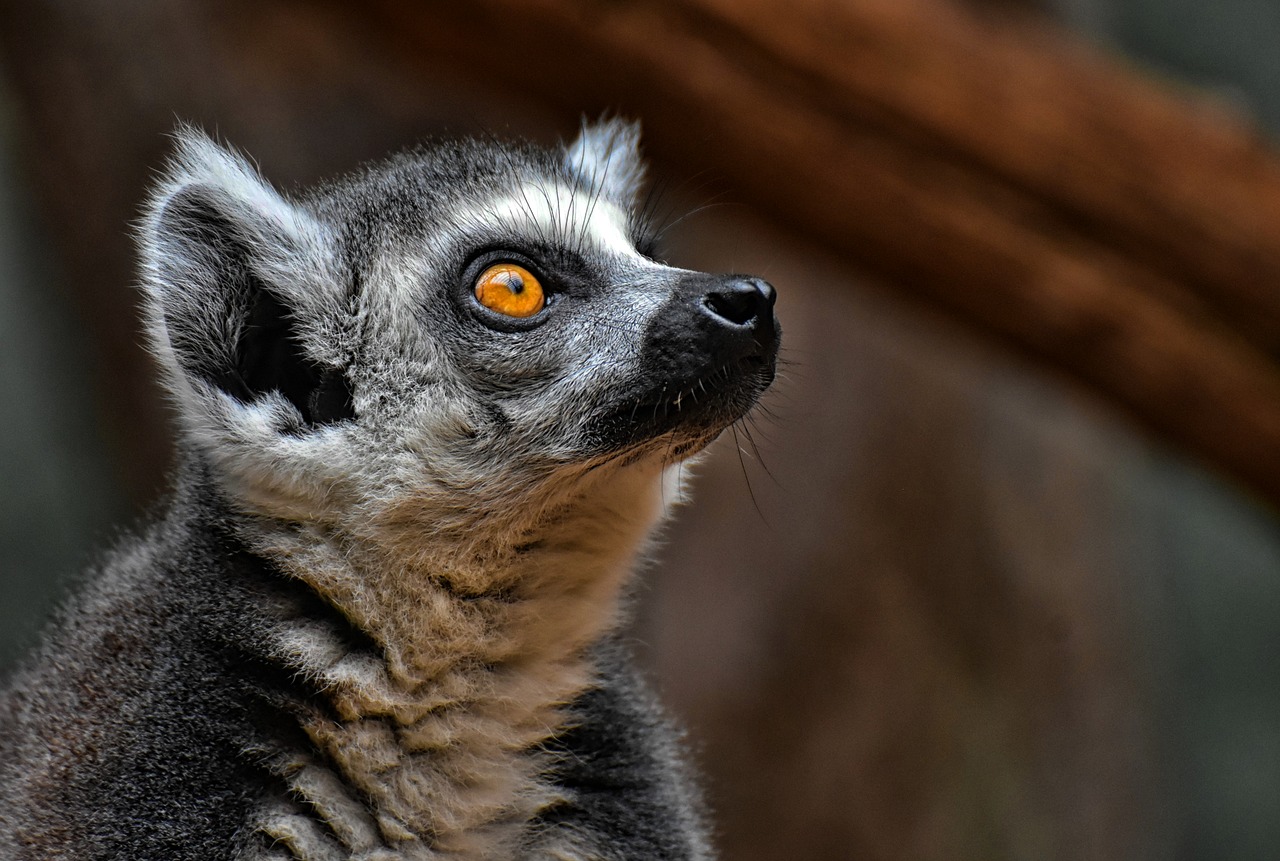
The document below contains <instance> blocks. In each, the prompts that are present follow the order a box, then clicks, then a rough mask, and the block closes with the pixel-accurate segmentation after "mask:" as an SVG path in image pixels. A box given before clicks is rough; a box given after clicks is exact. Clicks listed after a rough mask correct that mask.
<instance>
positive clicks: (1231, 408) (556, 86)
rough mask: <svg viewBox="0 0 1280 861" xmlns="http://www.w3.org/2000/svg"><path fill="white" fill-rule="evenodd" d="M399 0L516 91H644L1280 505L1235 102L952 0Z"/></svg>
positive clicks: (752, 196)
mask: <svg viewBox="0 0 1280 861" xmlns="http://www.w3.org/2000/svg"><path fill="white" fill-rule="evenodd" d="M374 5H375V6H376V7H377V8H378V9H380V10H381V11H382V14H384V15H385V16H386V21H385V23H384V24H383V25H382V26H383V27H384V28H385V29H386V30H387V31H388V32H412V33H414V34H415V35H416V36H418V37H420V38H421V39H422V40H423V41H424V42H429V43H430V45H431V50H430V53H431V54H432V55H433V60H434V61H439V60H452V61H453V62H455V63H459V64H463V63H468V62H471V63H473V64H474V65H475V67H476V72H477V75H479V76H482V77H486V78H487V79H489V80H491V81H492V82H494V83H495V85H501V84H502V82H503V81H504V80H506V81H509V82H510V85H511V86H518V87H520V88H521V89H522V90H523V91H525V92H535V93H537V94H538V95H539V96H540V97H542V98H545V99H548V100H551V101H553V102H556V103H558V104H574V105H583V104H586V105H591V104H597V103H600V102H601V101H602V100H607V99H608V98H609V97H610V95H611V94H623V96H622V97H623V98H625V100H626V102H625V108H626V109H628V110H633V111H635V112H636V113H637V114H638V115H640V116H644V117H652V119H651V120H649V121H648V123H647V134H648V140H649V141H650V142H651V145H652V147H653V148H654V149H655V150H658V151H660V152H661V153H662V155H663V156H664V158H667V159H671V160H675V161H677V162H678V163H680V164H682V165H685V166H689V165H692V164H698V163H708V162H710V163H712V164H714V166H715V168H716V169H717V170H718V171H719V172H721V173H722V174H723V175H724V177H725V180H726V182H727V183H728V184H730V185H731V186H732V188H733V189H734V193H735V195H740V196H742V197H745V198H747V199H749V200H750V202H752V203H754V204H755V205H756V206H757V207H759V208H760V209H761V210H763V211H766V212H768V213H770V214H771V216H773V217H775V218H776V219H778V220H780V221H782V222H783V223H785V224H787V225H789V226H790V227H791V228H792V229H794V230H796V231H799V232H800V233H802V234H803V235H805V236H808V237H813V238H818V239H820V240H822V241H824V242H826V243H827V244H828V245H829V246H830V247H831V248H833V249H834V250H836V251H838V252H841V253H844V254H846V255H847V256H848V258H849V260H850V263H851V265H853V266H857V267H864V268H867V269H870V270H873V271H875V272H876V273H878V274H879V275H881V276H883V277H884V278H885V279H887V280H888V281H889V282H890V283H892V284H893V285H894V286H895V287H897V288H898V289H900V290H901V291H902V292H904V293H908V294H911V295H914V296H916V297H918V298H920V299H921V300H924V301H927V302H929V303H935V304H938V305H941V306H942V307H944V308H946V309H947V310H948V311H949V312H951V313H953V314H955V315H958V316H960V317H961V318H963V319H965V320H967V321H968V322H970V323H971V324H973V325H976V326H979V327H982V328H983V329H985V330H987V331H988V332H990V333H992V334H994V335H997V336H998V337H1000V338H1001V339H1003V340H1004V341H1006V342H1007V343H1010V344H1013V345H1015V346H1016V347H1018V348H1020V349H1022V350H1024V351H1026V352H1028V353H1030V354H1032V355H1034V356H1036V357H1038V358H1039V359H1041V360H1043V361H1046V362H1048V363H1050V364H1051V365H1052V366H1053V367H1055V368H1058V369H1061V370H1063V371H1066V372H1068V373H1070V374H1073V375H1075V376H1077V377H1078V378H1081V379H1083V380H1085V381H1087V382H1088V383H1089V384H1091V385H1092V386H1094V387H1096V388H1097V389H1098V390H1099V391H1101V392H1102V393H1104V394H1105V395H1106V396H1108V397H1109V398H1111V399H1112V400H1113V401H1114V402H1115V403H1117V404H1118V405H1120V406H1121V407H1122V408H1124V409H1125V410H1127V411H1128V412H1130V413H1131V414H1132V415H1134V416H1136V417H1137V418H1139V419H1140V420H1141V421H1142V422H1144V423H1145V424H1146V425H1147V426H1148V427H1150V428H1152V429H1154V430H1156V431H1157V432H1159V433H1161V434H1163V435H1164V436H1166V437H1167V438H1169V439H1171V440H1173V441H1175V442H1176V443H1178V444H1181V445H1182V446H1184V447H1186V448H1187V449H1190V450H1191V451H1193V452H1196V453H1198V454H1200V455H1201V456H1203V457H1205V458H1207V459H1208V460H1210V461H1212V462H1214V463H1216V464H1218V465H1219V466H1220V467H1223V468H1225V469H1226V470H1228V471H1230V472H1231V473H1233V474H1234V475H1236V476H1237V477H1238V478H1240V479H1242V480H1243V481H1245V482H1246V483H1248V484H1250V485H1252V486H1253V487H1255V488H1256V489H1258V490H1261V491H1262V492H1263V493H1264V494H1266V495H1267V496H1268V497H1270V498H1271V499H1272V500H1273V501H1278V500H1280V457H1278V456H1277V455H1276V452H1277V451H1280V366H1278V365H1277V361H1276V360H1277V357H1278V356H1280V163H1277V161H1276V160H1275V157H1274V155H1273V154H1272V152H1271V151H1269V150H1268V149H1267V148H1266V147H1265V146H1264V144H1263V143H1262V141H1261V140H1260V138H1259V137H1258V135H1257V133H1256V131H1255V130H1254V129H1253V128H1251V127H1250V126H1248V125H1247V124H1245V123H1244V122H1242V121H1241V120H1240V119H1239V118H1237V117H1233V116H1231V115H1230V114H1229V113H1228V112H1227V111H1226V109H1225V108H1220V107H1218V106H1215V105H1214V104H1212V103H1211V102H1209V101H1208V100H1207V99H1200V100H1199V101H1195V100H1191V99H1187V98H1185V97H1179V96H1176V95H1174V94H1171V93H1169V92H1167V91H1164V90H1161V89H1159V88H1157V87H1155V86H1153V85H1151V84H1150V83H1148V82H1146V81H1144V80H1142V79H1140V78H1139V77H1137V76H1135V75H1133V74H1132V73H1131V72H1129V71H1128V70H1126V69H1123V68H1121V67H1120V66H1119V64H1118V63H1114V62H1107V61H1104V60H1103V59H1101V58H1099V57H1098V56H1096V55H1094V54H1091V53H1090V52H1087V51H1084V50H1082V49H1080V48H1078V47H1076V46H1074V45H1073V44H1072V43H1071V42H1070V41H1069V40H1063V39H1062V38H1061V36H1060V34H1053V33H1050V32H1048V31H1046V30H1043V29H1039V28H1036V27H1034V26H1032V25H1029V24H1027V23H1026V22H1025V21H1016V22H1015V21H1009V22H1005V23H999V22H993V21H992V20H990V19H989V18H983V17H977V16H974V15H972V14H969V13H967V12H966V11H965V10H964V9H963V8H961V7H958V6H956V5H954V4H951V3H947V2H942V0H859V2H848V3H833V2H822V0H808V2H801V3H793V4H788V5H787V6H786V8H785V11H784V10H783V9H782V7H779V6H777V5H776V4H771V3H765V2H761V0H755V2H742V0H637V2H628V3H598V2H575V0H532V2H530V1H529V0H520V2H514V0H484V2H479V3H473V4H465V6H464V4H459V6H458V7H456V8H451V9H450V11H449V12H443V11H438V10H434V9H433V10H431V11H426V10H424V9H423V8H422V7H420V6H418V5H416V4H408V3H404V2H401V0H379V2H377V3H376V4H374ZM468 33H470V34H475V33H485V34H486V38H487V39H489V40H491V43H492V44H493V45H495V46H501V45H504V44H508V43H510V44H521V45H536V46H554V47H553V48H551V49H550V50H548V51H546V52H545V53H542V52H535V55H534V57H532V58H531V59H530V61H529V63H528V64H527V65H525V64H519V65H518V66H517V67H515V68H513V67H511V66H509V65H508V64H506V63H486V62H483V61H482V55H481V54H478V53H476V51H475V47H474V44H473V43H470V42H469V41H468V40H467V39H466V38H464V36H465V35H466V34H468ZM540 54H541V55H540ZM568 58H571V59H568ZM588 69H589V70H590V73H589V74H588V73H584V70H588ZM615 98H616V96H615Z"/></svg>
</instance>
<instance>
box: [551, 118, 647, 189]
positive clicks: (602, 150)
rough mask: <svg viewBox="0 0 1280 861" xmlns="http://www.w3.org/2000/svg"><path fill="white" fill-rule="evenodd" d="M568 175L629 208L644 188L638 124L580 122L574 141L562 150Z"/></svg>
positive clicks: (611, 121) (604, 120)
mask: <svg viewBox="0 0 1280 861" xmlns="http://www.w3.org/2000/svg"><path fill="white" fill-rule="evenodd" d="M564 165H565V167H566V168H567V169H568V171H569V173H570V174H572V175H573V176H575V177H577V178H578V180H579V181H580V182H582V183H584V184H586V185H587V186H589V187H590V188H592V189H595V190H598V191H599V192H600V193H601V194H602V195H603V196H605V197H607V198H610V199H612V200H615V201H617V202H619V203H622V204H624V205H626V206H630V205H632V204H634V203H635V201H636V199H637V198H638V197H639V195H640V189H641V188H642V187H643V186H644V179H645V164H644V160H643V159H642V158H641V157H640V124H639V123H638V122H634V121H631V120H624V119H620V118H618V117H612V118H608V119H602V120H600V121H599V122H596V123H588V122H585V121H584V122H583V124H582V131H581V132H580V133H579V134H578V139H577V140H576V141H574V142H573V143H572V144H570V145H568V146H566V147H565V149H564Z"/></svg>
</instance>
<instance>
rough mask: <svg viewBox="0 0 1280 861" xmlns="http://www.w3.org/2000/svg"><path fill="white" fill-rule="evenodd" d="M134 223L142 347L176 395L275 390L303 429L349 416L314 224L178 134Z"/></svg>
mask: <svg viewBox="0 0 1280 861" xmlns="http://www.w3.org/2000/svg"><path fill="white" fill-rule="evenodd" d="M176 138H177V151H176V153H175V154H174V156H173V158H172V160H171V162H170V164H169V168H168V171H167V176H166V178H165V181H164V182H163V183H162V184H161V186H160V188H159V189H158V190H157V192H156V194H155V195H154V197H153V198H152V201H151V204H150V206H149V208H148V212H147V214H146V217H145V219H144V221H143V225H142V245H143V255H144V265H145V275H146V279H145V280H146V287H147V298H148V303H147V305H148V318H149V323H150V326H149V328H150V330H151V336H152V340H153V346H154V347H155V349H156V352H157V354H158V355H159V357H160V359H161V362H162V363H163V364H164V365H165V369H166V371H167V372H168V375H169V377H170V384H171V385H173V386H174V387H175V390H176V391H178V392H179V393H180V392H182V391H184V390H187V389H188V388H190V387H200V386H201V385H202V384H203V385H205V386H211V387H213V388H214V389H216V390H218V391H221V392H223V393H224V394H226V395H230V396H231V397H232V398H234V399H236V400H237V401H240V402H242V403H249V402H252V401H254V400H257V399H259V398H262V397H263V396H265V395H267V394H269V393H270V392H279V393H280V394H281V395H283V396H284V397H285V398H286V399H287V400H288V401H289V402H290V403H292V404H293V405H294V407H296V408H297V410H298V412H299V413H301V415H302V418H303V420H304V421H305V422H306V423H308V424H318V423H323V422H326V421H333V420H337V419H341V418H347V417H350V415H351V397H350V391H349V390H348V389H347V387H346V386H347V384H346V380H345V377H344V375H343V374H342V370H341V369H342V366H343V365H345V361H344V359H343V357H342V356H341V355H340V354H330V355H316V353H315V350H316V347H315V346H314V345H328V346H329V347H330V348H331V349H335V350H336V349H339V347H338V345H340V344H341V340H342V333H341V331H335V330H338V329H341V328H342V323H341V321H342V320H343V318H344V317H343V306H344V304H345V302H344V298H345V295H344V294H345V291H344V289H343V285H342V282H341V280H340V279H339V278H338V277H337V266H336V261H335V247H334V243H333V240H332V238H331V237H330V236H329V235H328V233H327V231H326V230H325V229H324V227H323V225H321V224H320V223H318V222H317V221H316V220H315V219H313V218H312V217H311V216H310V215H309V214H308V213H306V212H305V211H303V210H302V209H300V208H299V207H297V206H295V205H294V204H292V203H290V202H289V201H287V200H285V199H284V198H283V197H282V196H281V195H280V194H279V193H277V192H276V191H275V189H273V188H272V187H271V186H270V185H269V184H267V183H266V182H265V181H264V180H263V179H262V178H261V177H260V176H258V174H257V172H256V171H255V170H254V169H253V168H252V167H250V166H249V165H248V164H247V163H246V162H245V161H244V159H243V158H241V157H239V156H238V155H235V154H233V153H231V152H228V151H227V150H225V149H223V148H222V147H220V146H218V145H217V144H216V143H214V142H213V141H212V140H210V139H209V138H208V137H206V136H205V135H203V134H202V133H200V132H198V131H195V130H193V129H190V128H181V129H179V131H178V133H177V135H176Z"/></svg>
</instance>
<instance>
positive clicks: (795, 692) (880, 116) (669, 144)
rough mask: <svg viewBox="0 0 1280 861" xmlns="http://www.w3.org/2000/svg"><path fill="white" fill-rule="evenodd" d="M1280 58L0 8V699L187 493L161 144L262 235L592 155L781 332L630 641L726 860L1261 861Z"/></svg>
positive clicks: (628, 4) (419, 8) (903, 25)
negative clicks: (568, 150) (632, 146)
mask: <svg viewBox="0 0 1280 861" xmlns="http://www.w3.org/2000/svg"><path fill="white" fill-rule="evenodd" d="M1278 46H1280V6H1277V5H1276V4H1274V3H1273V2H1270V0H1218V1H1217V2H1215V3H1203V2H1195V0H1043V2H1031V0H1001V2H996V0H967V1H966V0H844V2H820V0H800V2H796V3H786V4H784V3H774V4H769V3H763V2H755V0H742V2H736V3H735V2H731V0H615V2H607V0H527V2H517V0H480V2H475V3H457V4H448V5H446V4H431V3H411V2H408V0H375V2H368V3H354V2H347V3H343V2H337V0H324V2H303V0H259V2H253V3H250V2H236V0H231V1H230V2H217V3H215V2H212V0H190V2H187V3H183V4H176V3H169V2H164V0H24V2H16V0H0V404H3V407H4V408H3V410H2V411H0V659H2V660H4V661H10V660H12V659H13V657H14V656H15V655H16V654H18V653H19V652H20V650H21V648H22V645H23V643H26V642H29V641H30V638H31V637H32V635H33V632H34V631H35V630H36V629H37V628H38V626H39V623H40V621H41V619H42V618H43V617H44V615H45V614H46V613H47V612H48V610H49V608H50V607H51V606H52V604H53V602H54V601H56V599H57V596H58V594H59V593H60V591H61V590H62V589H64V588H65V587H66V586H67V584H69V583H71V582H72V581H73V580H74V578H75V576H76V574H77V572H78V571H80V570H81V569H82V568H83V567H84V566H85V565H86V564H87V563H88V562H90V561H91V560H92V559H93V558H94V553H95V550H94V548H95V547H97V548H100V547H101V546H103V545H104V544H105V543H108V542H109V541H110V540H111V539H112V537H113V535H115V534H116V533H117V532H118V531H119V530H120V529H123V528H127V526H128V524H129V523H130V522H132V521H133V520H134V519H136V518H137V517H138V516H139V513H140V512H142V511H143V510H144V509H145V507H146V505H147V504H148V503H150V502H151V501H153V500H154V499H156V498H157V496H158V495H159V494H161V493H162V492H163V490H164V487H165V483H164V482H165V479H164V472H165V468H166V466H167V464H168V462H169V457H170V453H171V450H170V446H169V443H168V439H169V437H170V434H171V431H172V428H171V426H170V424H169V419H168V416H167V413H166V411H165V407H164V405H163V402H162V400H161V398H160V397H159V395H158V392H157V390H156V388H155V387H154V385H153V384H152V382H151V372H150V368H149V365H148V360H147V358H146V356H145V353H144V352H143V350H142V349H141V347H140V342H141V338H140V336H139V328H138V324H137V322H136V298H137V297H136V294H135V292H134V289H133V287H132V284H133V278H134V269H133V266H134V257H133V249H132V247H131V239H130V235H129V231H130V226H129V225H130V221H131V219H132V218H133V217H134V216H135V214H136V213H137V211H138V206H139V202H140V200H141V199H142V196H143V194H144V190H145V188H146V186H147V183H148V181H149V179H150V178H151V176H152V175H153V171H154V169H155V167H156V166H157V165H158V164H160V163H161V160H162V159H163V157H164V154H165V151H166V146H167V143H166V139H165V134H166V132H167V131H168V130H169V129H171V128H172V126H173V124H174V122H175V120H176V119H178V118H181V119H185V120H190V121H193V122H195V123H197V124H199V125H201V126H203V127H205V128H206V129H208V130H210V131H212V132H214V133H216V134H217V135H219V136H221V137H222V138H223V139H225V140H227V141H230V142H232V143H233V144H235V145H236V146H238V147H241V148H242V149H244V150H245V151H247V152H248V153H250V154H251V155H252V156H253V157H254V158H255V159H257V160H258V162H259V163H260V165H261V167H262V169H263V172H264V173H265V174H266V175H267V176H268V177H269V178H271V179H272V180H273V181H275V182H276V183H277V184H278V185H279V186H280V187H282V188H284V189H286V190H287V189H289V188H291V187H294V186H296V185H298V184H305V183H307V182H309V181H313V180H315V179H317V178H321V177H325V176H330V175H333V174H335V173H339V172H341V171H344V170H346V169H349V168H351V167H352V166H354V165H355V164H357V163H359V162H360V161H362V160H366V159H370V158H374V157H377V156H379V155H382V154H384V153H386V152H388V151H390V150H393V149H396V148H398V147H401V146H403V145H405V144H407V143H410V142H412V141H414V140H415V139H418V138H421V137H425V136H429V135H434V134H440V133H450V134H455V133H471V132H477V131H488V132H495V133H498V134H500V135H513V136H515V135H519V136H527V137H532V138H535V139H537V140H540V141H544V142H546V143H554V142H555V141H557V140H559V139H566V138H569V137H571V136H572V135H573V134H574V132H575V129H576V126H577V124H578V122H579V121H580V118H581V117H582V116H583V115H587V116H596V115H599V114H601V113H602V112H605V111H616V112H621V113H623V114H626V115H629V116H636V117H638V118H639V119H641V120H642V122H643V123H644V125H645V128H646V130H647V132H648V136H647V139H646V140H647V144H646V148H647V152H648V154H649V155H650V157H651V159H652V162H653V167H654V171H653V172H654V175H655V177H656V179H657V182H658V184H659V186H660V190H661V200H662V205H663V206H664V207H665V209H666V211H667V212H669V213H670V218H671V219H672V221H677V220H679V223H678V225H677V226H676V227H674V228H673V230H672V231H671V233H670V243H669V247H668V249H667V252H668V256H669V257H670V259H672V261H673V262H676V263H678V264H680V265H685V266H689V267H696V268H706V269H710V270H718V271H726V270H732V271H745V272H752V273H757V274H760V275H763V276H765V277H767V278H768V279H770V280H771V281H772V282H773V283H774V284H775V285H776V286H777V287H778V289H779V292H780V296H781V298H780V300H779V308H778V313H779V315H780V317H781V318H782V321H783V325H784V328H785V332H786V336H785V359H786V366H785V369H784V371H783V374H782V377H781V379H780V380H779V381H778V383H777V385H776V387H775V389H774V391H773V392H772V393H771V394H770V396H769V398H768V401H767V403H766V407H767V410H765V411H762V412H761V413H760V414H759V415H758V416H757V417H756V418H755V420H753V421H752V422H751V423H750V424H749V425H748V426H747V427H746V428H745V429H744V431H743V432H742V433H740V434H738V435H737V436H736V437H732V436H726V437H725V438H724V439H722V440H720V441H719V442H718V443H717V444H716V446H715V447H714V449H713V451H712V453H711V455H710V457H709V458H708V459H707V461H706V462H705V464H704V465H703V466H702V468H701V469H700V470H699V472H700V473H701V475H700V478H699V480H698V482H697V488H696V491H697V492H696V500H697V501H696V503H695V504H694V505H692V506H691V507H689V508H688V509H687V510H685V511H683V512H682V514H681V516H680V517H679V519H678V520H677V521H676V522H675V523H674V524H673V525H672V527H671V528H670V529H669V530H668V532H667V539H666V541H665V543H664V545H663V547H662V549H661V551H660V553H659V554H658V558H657V559H656V560H655V562H654V564H653V565H652V566H651V567H650V569H649V570H648V571H647V572H646V585H645V587H644V589H643V590H642V595H641V603H640V607H639V608H638V610H637V620H636V624H635V630H634V637H635V640H636V643H637V648H638V649H639V650H640V651H641V653H642V655H643V656H644V658H645V660H646V662H647V664H648V665H649V667H650V669H651V673H652V676H653V678H654V680H655V683H656V684H657V685H658V687H659V688H660V689H661V690H662V691H663V693H664V696H665V698H666V700H667V701H668V702H669V703H670V705H671V707H672V709H673V711H675V712H676V713H677V714H678V715H679V716H680V718H681V719H682V720H683V721H684V723H685V724H686V725H687V726H688V727H689V738H690V744H691V746H692V747H693V749H694V750H695V752H696V755H697V757H698V759H699V761H700V763H701V766H702V768H703V769H704V770H705V772H706V774H707V784H708V789H709V794H710V796H711V800H712V805H713V808H714V810H715V812H716V819H717V826H718V832H719V834H718V841H719V843H720V845H721V847H722V849H723V853H724V857H725V858H726V859H731V861H739V859H741V861H754V859H760V861H764V859H772V861H777V859H790V858H796V859H801V858H803V859H817V861H822V859H956V858H966V859H969V858H972V859H1037V861H1039V859H1064V861H1065V859H1126V861H1129V859H1217V858H1223V859H1264V858H1276V857H1280V815H1278V811H1280V508H1278V504H1280V424H1277V419H1276V417H1277V415H1280V369H1278V368H1277V362H1278V361H1280V157H1278V156H1277V154H1276V150H1275V149H1274V146H1273V144H1272V143H1270V142H1269V136H1271V135H1274V134H1275V133H1276V132H1277V131H1280V50H1278ZM686 214H688V217H686ZM1272 216H1275V217H1274V218H1273V217H1272Z"/></svg>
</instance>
